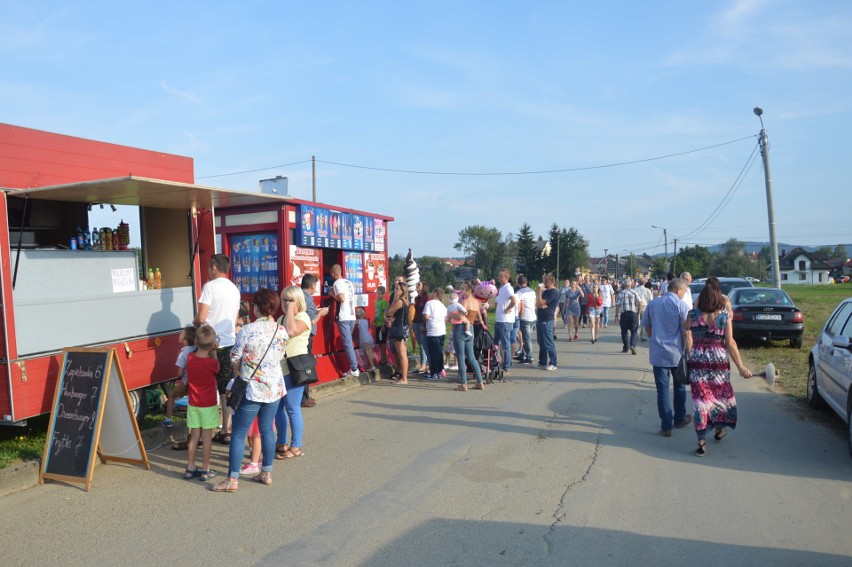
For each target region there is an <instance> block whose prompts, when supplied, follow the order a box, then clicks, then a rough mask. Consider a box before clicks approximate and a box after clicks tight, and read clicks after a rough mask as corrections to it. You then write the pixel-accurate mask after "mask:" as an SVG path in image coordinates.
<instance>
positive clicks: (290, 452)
mask: <svg viewBox="0 0 852 567" xmlns="http://www.w3.org/2000/svg"><path fill="white" fill-rule="evenodd" d="M302 455H304V453H302V450H301V449H300V448H298V447H289V448H288V449H287V450H286V451H284V452H283V453H278V454H277V455H275V458H276V459H278V460H279V461H283V460H284V459H295V458H296V457H301V456H302ZM270 482H271V481H270Z"/></svg>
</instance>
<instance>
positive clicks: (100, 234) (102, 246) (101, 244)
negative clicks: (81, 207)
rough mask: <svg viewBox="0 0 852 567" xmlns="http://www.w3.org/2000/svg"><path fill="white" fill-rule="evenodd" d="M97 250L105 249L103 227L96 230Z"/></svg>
mask: <svg viewBox="0 0 852 567" xmlns="http://www.w3.org/2000/svg"><path fill="white" fill-rule="evenodd" d="M98 250H106V232H105V231H104V229H100V230H99V231H98Z"/></svg>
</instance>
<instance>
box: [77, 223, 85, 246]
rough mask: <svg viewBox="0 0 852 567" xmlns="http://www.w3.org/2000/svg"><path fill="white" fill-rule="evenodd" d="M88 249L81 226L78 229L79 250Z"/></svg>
mask: <svg viewBox="0 0 852 567" xmlns="http://www.w3.org/2000/svg"><path fill="white" fill-rule="evenodd" d="M85 249H86V239H85V238H83V229H82V228H80V227H79V226H78V227H77V250H85Z"/></svg>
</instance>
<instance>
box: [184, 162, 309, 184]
mask: <svg viewBox="0 0 852 567" xmlns="http://www.w3.org/2000/svg"><path fill="white" fill-rule="evenodd" d="M310 162H311V160H309V159H305V160H302V161H294V162H292V163H285V164H284V165H273V166H270V167H261V168H260V169H247V170H245V171H234V172H231V173H218V174H216V175H199V176H198V177H196V179H212V178H214V177H227V176H229V175H241V174H243V173H257V172H258V171H267V170H270V169H278V168H281V167H290V166H291V165H301V164H303V163H310Z"/></svg>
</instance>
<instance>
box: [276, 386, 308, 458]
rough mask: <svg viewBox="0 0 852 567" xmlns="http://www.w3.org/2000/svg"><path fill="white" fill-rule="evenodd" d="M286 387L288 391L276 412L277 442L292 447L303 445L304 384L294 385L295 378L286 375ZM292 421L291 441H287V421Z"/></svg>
mask: <svg viewBox="0 0 852 567" xmlns="http://www.w3.org/2000/svg"><path fill="white" fill-rule="evenodd" d="M284 387H285V388H287V393H286V394H284V397H283V398H281V401H280V402H278V409H277V410H276V412H275V429H277V430H278V439H277V440H276V442H277V443H278V444H279V445H288V444H289V445H290V446H291V447H301V446H302V431H303V429H304V428H303V424H304V422H303V421H302V390H303V389H304V386H299V387H296V386H293V380H292V379H291V378H290V375H289V374H287V375H286V376H284ZM288 421H289V422H290V443H287V422H288Z"/></svg>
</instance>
